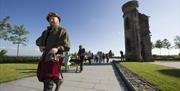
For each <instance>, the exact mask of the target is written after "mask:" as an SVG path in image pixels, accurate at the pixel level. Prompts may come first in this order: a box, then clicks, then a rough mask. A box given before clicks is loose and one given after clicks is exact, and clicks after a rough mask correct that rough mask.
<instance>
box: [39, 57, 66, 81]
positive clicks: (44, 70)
mask: <svg viewBox="0 0 180 91" xmlns="http://www.w3.org/2000/svg"><path fill="white" fill-rule="evenodd" d="M62 62H63V57H61V58H60V59H59V61H52V60H51V61H40V62H39V63H38V68H37V78H38V80H39V81H44V80H48V79H52V80H60V79H62V77H61V73H60V72H61V71H60V70H61V69H60V68H61V65H62Z"/></svg>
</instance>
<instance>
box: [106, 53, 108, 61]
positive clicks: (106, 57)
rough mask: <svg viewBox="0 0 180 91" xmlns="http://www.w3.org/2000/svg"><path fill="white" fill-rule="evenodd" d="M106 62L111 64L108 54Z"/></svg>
mask: <svg viewBox="0 0 180 91" xmlns="http://www.w3.org/2000/svg"><path fill="white" fill-rule="evenodd" d="M106 62H107V63H109V55H108V53H107V54H106Z"/></svg>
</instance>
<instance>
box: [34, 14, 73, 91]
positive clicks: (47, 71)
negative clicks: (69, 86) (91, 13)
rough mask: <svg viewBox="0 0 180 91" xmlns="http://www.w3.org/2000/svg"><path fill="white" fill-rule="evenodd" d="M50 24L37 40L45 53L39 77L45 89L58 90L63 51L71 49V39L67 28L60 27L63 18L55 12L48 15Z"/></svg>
mask: <svg viewBox="0 0 180 91" xmlns="http://www.w3.org/2000/svg"><path fill="white" fill-rule="evenodd" d="M46 19H47V21H48V22H49V25H50V26H48V27H47V29H46V30H45V31H43V33H42V34H41V36H40V37H39V38H38V39H37V40H36V45H37V46H38V47H39V49H40V51H41V52H42V53H43V54H42V57H41V60H40V62H39V63H38V68H37V77H38V80H39V81H40V82H43V83H44V89H43V91H52V90H53V84H54V83H55V84H56V88H55V91H58V90H59V88H60V85H61V84H62V78H63V76H62V74H61V73H62V72H61V64H62V61H63V58H64V57H63V52H66V51H69V50H70V41H69V37H68V34H67V32H66V30H65V28H62V27H60V21H61V18H60V17H59V16H58V15H57V14H56V13H54V12H49V13H48V16H47V17H46Z"/></svg>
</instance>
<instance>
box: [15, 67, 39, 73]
mask: <svg viewBox="0 0 180 91" xmlns="http://www.w3.org/2000/svg"><path fill="white" fill-rule="evenodd" d="M16 70H19V71H23V72H20V73H36V72H37V71H36V70H37V69H29V68H24V69H16Z"/></svg>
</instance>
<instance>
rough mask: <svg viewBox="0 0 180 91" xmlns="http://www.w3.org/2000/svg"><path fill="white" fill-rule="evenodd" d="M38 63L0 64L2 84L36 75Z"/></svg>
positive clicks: (0, 81)
mask: <svg viewBox="0 0 180 91" xmlns="http://www.w3.org/2000/svg"><path fill="white" fill-rule="evenodd" d="M36 68H37V64H36V63H4V64H0V83H3V82H8V81H12V80H16V79H20V78H24V77H29V76H34V75H36Z"/></svg>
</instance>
